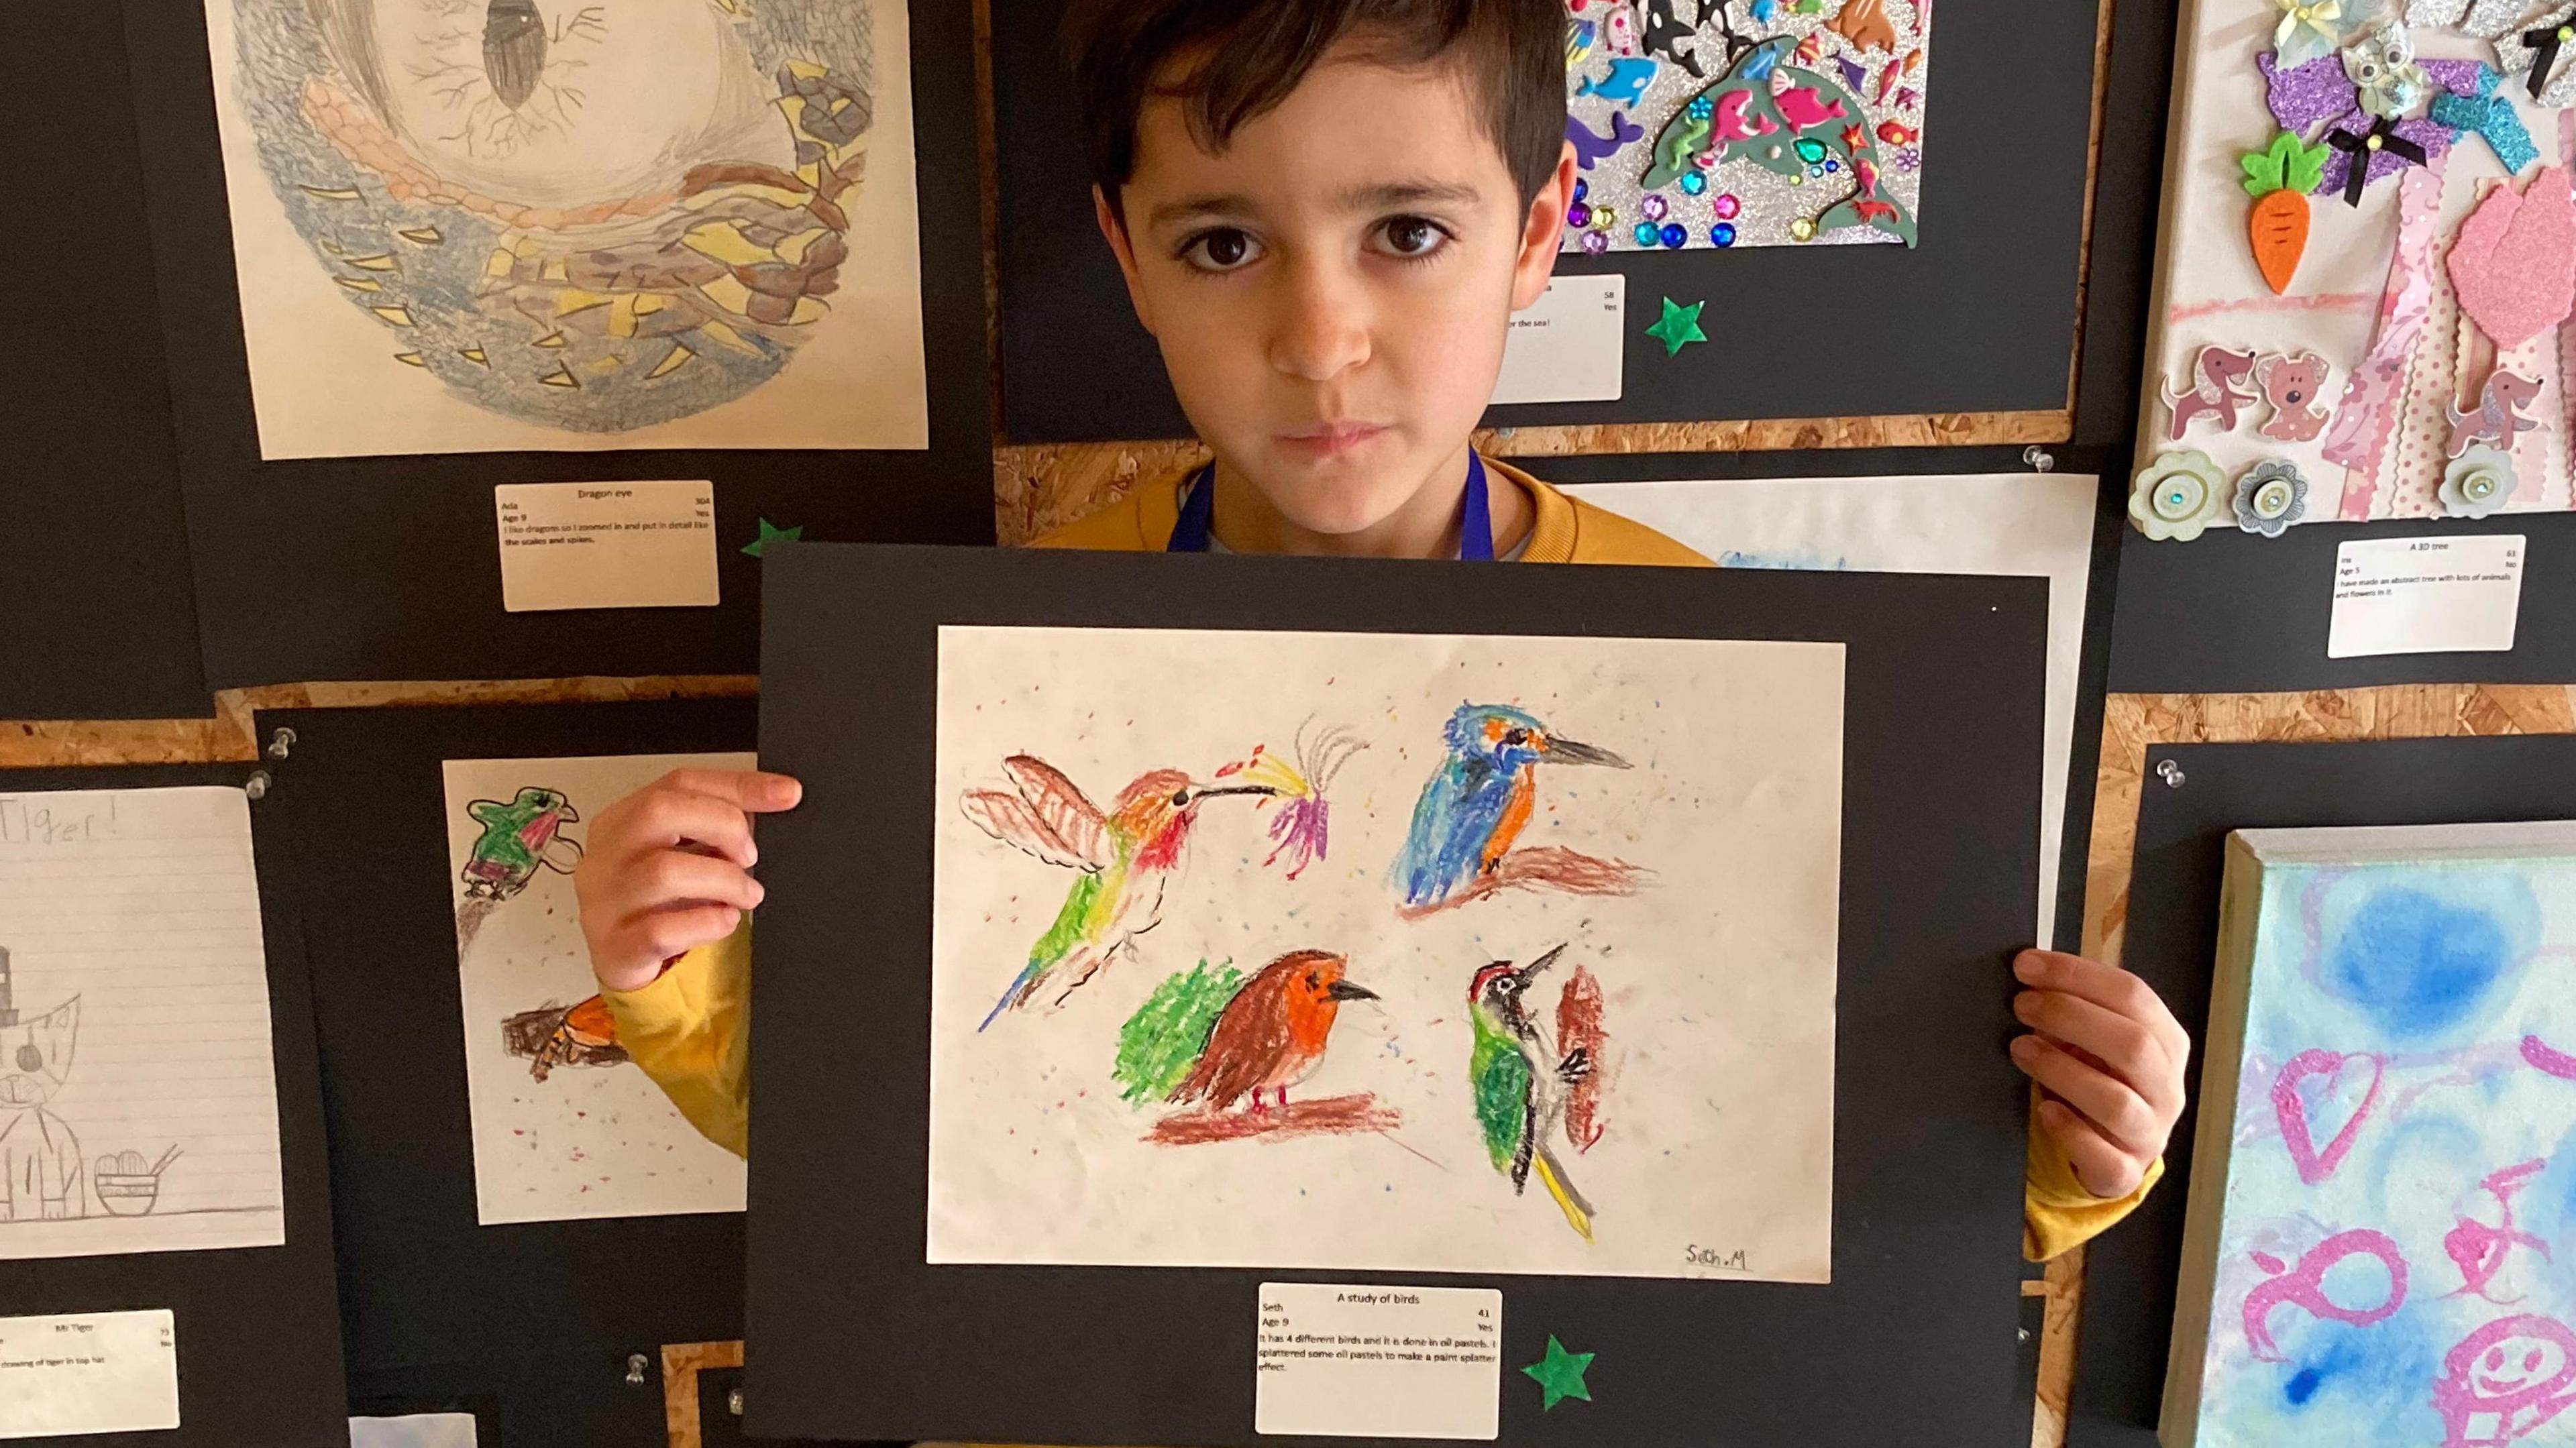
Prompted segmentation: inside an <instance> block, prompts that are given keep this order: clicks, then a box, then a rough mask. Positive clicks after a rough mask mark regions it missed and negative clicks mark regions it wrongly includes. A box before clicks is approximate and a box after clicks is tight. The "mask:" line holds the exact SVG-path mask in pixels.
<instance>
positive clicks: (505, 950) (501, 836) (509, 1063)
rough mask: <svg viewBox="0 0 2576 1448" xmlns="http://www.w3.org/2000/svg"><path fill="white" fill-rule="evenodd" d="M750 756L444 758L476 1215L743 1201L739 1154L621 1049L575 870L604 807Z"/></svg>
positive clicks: (653, 1212) (624, 1212)
mask: <svg viewBox="0 0 2576 1448" xmlns="http://www.w3.org/2000/svg"><path fill="white" fill-rule="evenodd" d="M751 764H752V757H751V756H750V755H748V754H632V755H604V756H599V757H594V758H584V759H451V760H448V761H447V763H446V766H445V775H446V788H447V853H448V871H447V878H448V889H449V891H450V892H451V893H452V894H453V895H454V897H455V900H456V958H457V987H458V990H457V993H458V996H459V997H460V998H461V1000H462V1002H463V1005H464V1011H465V1086H466V1093H467V1096H468V1098H469V1102H470V1104H471V1106H472V1109H473V1119H474V1200H475V1210H476V1217H477V1220H479V1221H480V1222H482V1223H483V1224H484V1225H485V1226H491V1225H494V1224H496V1223H502V1222H560V1221H568V1220H572V1219H575V1218H583V1217H650V1216H665V1215H670V1214H673V1213H679V1212H738V1211H741V1210H742V1191H743V1167H742V1159H741V1158H740V1157H737V1156H735V1155H733V1154H732V1153H731V1152H728V1151H726V1150H725V1149H724V1148H723V1147H720V1146H717V1145H716V1144H715V1143H713V1142H711V1141H709V1140H707V1139H706V1138H705V1137H703V1136H700V1135H699V1134H698V1133H697V1130H696V1129H695V1128H693V1127H691V1126H690V1125H689V1123H688V1121H687V1120H686V1119H685V1118H683V1117H682V1116H681V1115H680V1113H679V1110H678V1109H677V1108H676V1107H674V1106H672V1105H671V1102H670V1099H669V1098H668V1097H666V1096H664V1095H663V1094H662V1091H661V1088H660V1087H657V1086H655V1085H654V1084H653V1083H652V1081H651V1080H649V1079H648V1078H647V1077H646V1076H645V1075H644V1073H643V1072H642V1071H640V1070H638V1069H637V1068H636V1067H635V1065H634V1064H633V1063H632V1062H631V1061H629V1060H628V1059H627V1057H626V1053H625V1050H624V1049H623V1048H622V1047H620V1046H619V1045H618V1043H617V1038H616V1026H615V1023H614V1022H612V1021H610V1020H609V1018H608V1010H607V1007H606V1006H605V1005H604V1004H602V1003H601V1001H600V1000H599V983H598V981H597V980H596V979H595V978H593V977H592V975H591V973H590V953H589V950H588V948H587V947H586V946H585V945H584V944H583V943H582V935H581V916H580V911H579V906H578V904H577V902H576V901H575V899H574V897H573V888H572V870H573V867H574V866H575V865H576V864H578V863H579V862H580V859H581V853H582V847H583V842H584V840H585V839H586V838H587V836H588V832H589V829H590V825H591V822H592V821H593V820H594V819H595V818H596V817H597V816H598V814H599V812H600V811H601V810H602V809H605V808H606V807H607V806H609V805H610V804H612V803H615V802H616V801H617V800H618V799H620V798H622V797H623V796H625V795H628V794H631V793H633V792H634V791H636V790H638V789H640V788H642V787H643V786H645V785H647V784H650V783H652V782H653V781H654V780H656V779H658V778H660V777H661V776H662V775H664V774H665V773H668V772H669V771H671V770H673V769H679V768H699V769H748V768H750V767H751Z"/></svg>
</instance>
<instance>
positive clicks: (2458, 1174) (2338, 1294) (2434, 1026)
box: [2163, 824, 2576, 1448]
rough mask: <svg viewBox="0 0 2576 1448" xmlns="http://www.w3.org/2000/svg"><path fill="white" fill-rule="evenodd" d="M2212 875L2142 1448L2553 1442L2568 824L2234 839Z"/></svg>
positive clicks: (2562, 1193)
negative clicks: (2179, 1181) (2179, 1185)
mask: <svg viewBox="0 0 2576 1448" xmlns="http://www.w3.org/2000/svg"><path fill="white" fill-rule="evenodd" d="M2226 891H2227V895H2226V905H2225V909H2224V916H2225V925H2224V928H2223V931H2222V935H2221V940H2220V946H2219V961H2218V974H2217V979H2216V982H2215V990H2214V994H2213V1004H2212V1006H2211V1020H2210V1031H2209V1037H2208V1052H2207V1057H2206V1062H2205V1064H2204V1066H2203V1080H2202V1087H2201V1108H2200V1109H2201V1116H2200V1131H2199V1136H2198V1139H2197V1142H2196V1143H2195V1145H2194V1147H2193V1166H2194V1170H2193V1178H2192V1184H2191V1185H2192V1197H2191V1216H2190V1225H2189V1228H2188V1230H2187V1233H2186V1236H2185V1239H2184V1253H2183V1256H2184V1265H2183V1279H2182V1288H2181V1293H2180V1299H2179V1300H2180V1308H2179V1310H2178V1311H2177V1313H2176V1315H2175V1321H2174V1351H2173V1357H2172V1366H2171V1368H2170V1370H2169V1376H2168V1378H2167V1382H2166V1389H2165V1412H2164V1425H2163V1438H2164V1442H2165V1443H2166V1444H2167V1445H2168V1448H2192V1445H2195V1444H2196V1445H2199V1448H2272V1445H2276V1444H2284V1443H2318V1444H2326V1443H2331V1444H2335V1445H2338V1448H2505V1445H2508V1444H2525V1443H2528V1444H2533V1445H2538V1444H2548V1443H2567V1442H2571V1441H2576V1414H2567V1410H2568V1409H2569V1408H2571V1407H2576V1054H2571V1052H2576V991H2570V990H2569V989H2568V975H2567V967H2568V962H2569V960H2570V958H2571V957H2576V824H2545V825H2447V826H2432V827H2418V828H2402V829H2347V830H2249V831H2245V832H2242V833H2240V834H2238V835H2236V836H2234V837H2233V838H2231V840H2230V841H2229V845H2228V859H2227V886H2226ZM2563 1414H2564V1415H2566V1416H2562V1415H2563Z"/></svg>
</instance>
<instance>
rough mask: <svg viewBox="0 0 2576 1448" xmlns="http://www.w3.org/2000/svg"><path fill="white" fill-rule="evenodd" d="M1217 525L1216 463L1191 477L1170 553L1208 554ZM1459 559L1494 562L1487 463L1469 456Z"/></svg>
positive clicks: (1460, 515)
mask: <svg viewBox="0 0 2576 1448" xmlns="http://www.w3.org/2000/svg"><path fill="white" fill-rule="evenodd" d="M1215 523H1216V464H1214V463H1210V464H1208V465H1207V466H1206V467H1203V468H1201V469H1199V470H1198V471H1197V472H1195V473H1192V474H1190V495H1189V496H1188V497H1187V498H1184V499H1182V500H1181V516H1180V519H1179V520H1178V521H1177V522H1175V523H1173V524H1172V541H1171V542H1169V543H1166V544H1164V545H1163V551H1164V552H1166V553H1205V552H1206V551H1208V540H1209V538H1210V537H1212V536H1213V533H1214V528H1215ZM1458 556H1459V557H1460V558H1462V559H1464V560H1466V561H1467V562H1469V563H1491V562H1493V561H1494V524H1493V519H1492V517H1491V516H1490V515H1489V514H1488V513H1487V512H1486V505H1485V460H1484V459H1483V458H1480V457H1478V456H1476V454H1475V453H1474V452H1472V451H1470V452H1469V453H1468V454H1467V497H1466V501H1465V502H1464V503H1463V504H1461V505H1460V507H1459V509H1458Z"/></svg>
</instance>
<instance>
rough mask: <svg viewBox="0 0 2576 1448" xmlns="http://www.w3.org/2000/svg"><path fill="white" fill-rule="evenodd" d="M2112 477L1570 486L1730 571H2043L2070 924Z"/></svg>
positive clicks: (2051, 815) (2051, 785) (2049, 797)
mask: <svg viewBox="0 0 2576 1448" xmlns="http://www.w3.org/2000/svg"><path fill="white" fill-rule="evenodd" d="M2100 486H2101V480H2100V479H2099V478H2093V477H2086V476H2083V475H2081V474H2072V473H1982V474H1961V475H1947V474H1944V475H1933V476H1924V477H1894V478H1762V479H1745V480H1741V481H1733V480H1730V481H1725V482H1676V483H1588V484H1584V485H1582V486H1578V487H1569V488H1567V489H1566V490H1565V491H1566V492H1567V493H1569V494H1572V495H1573V496H1575V497H1578V498H1581V499H1582V500H1583V501H1585V502H1587V503H1590V504H1592V505H1593V506H1595V507H1598V508H1607V509H1609V510H1610V511H1611V512H1614V513H1617V514H1619V515H1620V516H1622V517H1626V518H1633V519H1635V520H1636V521H1638V522H1640V523H1643V524H1645V525H1646V526H1647V527H1649V528H1653V529H1655V530H1656V531H1657V532H1660V533H1662V534H1664V535H1665V536H1667V537H1669V538H1673V539H1677V540H1679V541H1680V542H1683V543H1686V544H1688V545H1690V546H1691V547H1692V548H1695V549H1697V550H1699V552H1700V553H1701V554H1703V555H1704V556H1706V557H1708V558H1709V559H1711V560H1713V561H1715V562H1716V563H1717V564H1718V565H1719V566H1721V567H1725V568H1800V569H1810V570H1813V569H1858V570H1862V571H1866V572H1870V573H1970V574H1997V573H2000V574H2020V575H2036V576H2038V577H2042V578H2046V579H2047V580H2048V697H2047V710H2048V735H2047V740H2046V743H2045V745H2044V747H2043V749H2042V751H2041V754H2040V767H2041V770H2042V773H2041V776H2040V782H2039V814H2040V819H2039V843H2040V849H2039V925H2038V929H2037V931H2036V933H2034V934H2033V935H2032V937H2031V938H2032V939H2033V940H2034V941H2037V942H2038V943H2039V944H2042V945H2046V944H2049V943H2050V941H2051V940H2052V939H2053V933H2054V931H2055V930H2056V928H2057V875H2058V869H2057V866H2058V859H2059V856H2060V854H2061V853H2062V851H2061V848H2060V847H2061V844H2062V842H2063V840H2064V838H2065V832H2066V780H2067V770H2068V768H2069V761H2070V760H2071V758H2072V757H2073V753H2074V742H2075V694H2076V681H2077V677H2078V675H2079V674H2080V673H2081V672H2082V670H2083V665H2084V597H2085V590H2086V589H2087V588H2088V587H2089V585H2090V579H2091V577H2092V571H2093V509H2094V504H2095V497H2096V493H2097V491H2098V490H2099V488H2100Z"/></svg>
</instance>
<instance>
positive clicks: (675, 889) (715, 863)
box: [629, 850, 767, 911]
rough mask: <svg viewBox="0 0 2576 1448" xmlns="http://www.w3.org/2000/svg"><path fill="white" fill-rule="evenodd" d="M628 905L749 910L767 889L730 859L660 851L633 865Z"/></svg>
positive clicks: (674, 851) (639, 907)
mask: <svg viewBox="0 0 2576 1448" xmlns="http://www.w3.org/2000/svg"><path fill="white" fill-rule="evenodd" d="M630 889H631V890H632V894H631V895H630V897H629V907H630V908H633V909H638V910H647V911H650V910H661V909H665V908H667V907H670V906H673V905H732V906H735V907H737V908H739V909H743V910H749V909H751V908H752V907H753V906H755V905H758V904H759V903H760V899H761V896H762V895H764V894H766V893H767V892H766V891H765V890H764V889H763V888H762V887H761V883H760V882H759V881H758V880H755V879H753V878H751V877H750V876H749V875H746V874H744V873H743V871H742V867H741V866H740V865H737V864H735V863H733V862H732V861H731V860H722V859H718V858H716V857H715V856H713V855H693V854H690V853H688V852H687V851H685V850H662V851H658V852H656V853H654V854H650V855H647V856H645V857H644V858H643V859H642V860H641V861H640V862H638V863H637V864H636V866H635V869H634V872H633V883H632V885H631V886H630Z"/></svg>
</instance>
